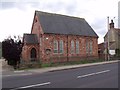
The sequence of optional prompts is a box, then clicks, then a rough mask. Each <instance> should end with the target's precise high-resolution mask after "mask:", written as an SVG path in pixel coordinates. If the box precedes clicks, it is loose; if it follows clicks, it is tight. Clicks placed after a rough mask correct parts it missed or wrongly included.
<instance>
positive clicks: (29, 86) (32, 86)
mask: <svg viewBox="0 0 120 90" xmlns="http://www.w3.org/2000/svg"><path fill="white" fill-rule="evenodd" d="M48 84H51V82H46V83H41V84H35V85H29V86H24V87H18V88H15V89H10V90H17V89H25V88H31V87H36V86H43V85H48Z"/></svg>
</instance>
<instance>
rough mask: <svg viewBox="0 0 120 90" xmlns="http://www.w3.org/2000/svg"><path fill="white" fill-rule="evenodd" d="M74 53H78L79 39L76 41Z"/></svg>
mask: <svg viewBox="0 0 120 90" xmlns="http://www.w3.org/2000/svg"><path fill="white" fill-rule="evenodd" d="M76 54H79V41H78V40H77V41H76Z"/></svg>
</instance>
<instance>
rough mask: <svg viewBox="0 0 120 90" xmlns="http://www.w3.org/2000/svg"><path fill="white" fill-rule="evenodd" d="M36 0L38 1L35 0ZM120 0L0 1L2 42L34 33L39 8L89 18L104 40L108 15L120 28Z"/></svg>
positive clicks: (99, 41)
mask: <svg viewBox="0 0 120 90" xmlns="http://www.w3.org/2000/svg"><path fill="white" fill-rule="evenodd" d="M33 1H34V2H33ZM118 1H119V0H0V31H1V32H0V41H2V40H4V39H5V38H7V37H8V36H10V35H12V36H13V35H20V36H23V33H30V32H31V27H32V22H33V17H34V12H35V10H39V11H44V12H50V13H57V14H63V15H69V16H75V17H80V18H85V19H86V21H87V22H88V23H89V24H90V25H91V27H92V28H93V29H94V30H95V32H96V33H97V34H98V36H99V39H98V43H101V42H103V37H104V35H105V34H106V32H107V16H109V17H110V19H113V18H114V17H115V19H114V22H115V27H116V28H117V27H118Z"/></svg>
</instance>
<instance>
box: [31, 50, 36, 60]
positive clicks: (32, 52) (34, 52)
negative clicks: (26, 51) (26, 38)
mask: <svg viewBox="0 0 120 90" xmlns="http://www.w3.org/2000/svg"><path fill="white" fill-rule="evenodd" d="M30 58H31V61H35V60H36V58H37V52H36V49H35V48H32V49H31V51H30Z"/></svg>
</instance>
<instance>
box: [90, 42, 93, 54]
mask: <svg viewBox="0 0 120 90" xmlns="http://www.w3.org/2000/svg"><path fill="white" fill-rule="evenodd" d="M92 51H93V42H92V40H91V41H90V54H92Z"/></svg>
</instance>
